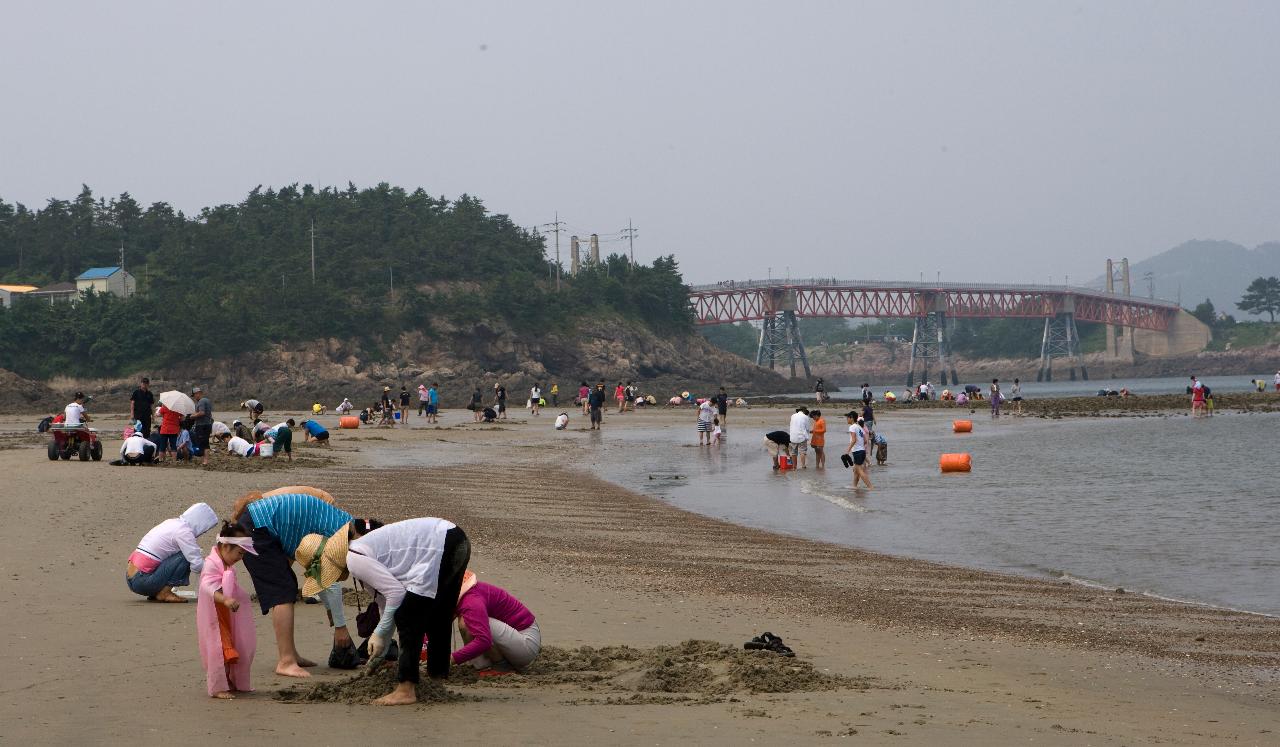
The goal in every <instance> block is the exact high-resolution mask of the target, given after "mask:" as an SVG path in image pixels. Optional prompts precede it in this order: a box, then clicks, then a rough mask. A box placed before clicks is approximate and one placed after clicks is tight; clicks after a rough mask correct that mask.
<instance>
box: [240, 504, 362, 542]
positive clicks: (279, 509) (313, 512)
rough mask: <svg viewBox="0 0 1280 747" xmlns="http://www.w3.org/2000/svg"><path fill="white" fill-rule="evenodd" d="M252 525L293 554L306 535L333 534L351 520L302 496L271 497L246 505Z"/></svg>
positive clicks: (337, 510)
mask: <svg viewBox="0 0 1280 747" xmlns="http://www.w3.org/2000/svg"><path fill="white" fill-rule="evenodd" d="M249 516H250V518H252V519H253V525H254V526H255V527H259V528H262V529H265V530H267V531H268V532H271V533H272V534H274V535H275V536H276V538H277V539H279V540H280V544H281V546H283V547H284V551H285V552H287V553H289V555H293V553H294V551H295V550H297V549H298V544H299V543H301V542H302V538H303V537H304V536H306V535H308V534H322V535H324V536H325V537H328V536H330V535H332V534H333V533H334V532H336V531H338V530H339V529H341V528H342V527H343V526H345V525H346V523H347V522H349V521H351V514H349V513H347V512H346V511H343V510H342V509H339V508H334V507H333V506H331V505H329V504H328V503H325V502H324V501H322V500H320V499H319V498H316V497H315V496H311V495H306V494H304V493H287V494H285V495H273V496H271V497H270V498H263V499H262V500H260V501H254V502H253V503H250V504H249Z"/></svg>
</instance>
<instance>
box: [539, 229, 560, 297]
mask: <svg viewBox="0 0 1280 747" xmlns="http://www.w3.org/2000/svg"><path fill="white" fill-rule="evenodd" d="M542 227H543V228H550V229H551V231H552V233H554V234H555V235H556V290H560V232H561V231H563V230H564V221H562V220H560V211H559V210H557V211H556V219H555V220H554V221H552V222H551V223H543V224H542Z"/></svg>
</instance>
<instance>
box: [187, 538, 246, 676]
mask: <svg viewBox="0 0 1280 747" xmlns="http://www.w3.org/2000/svg"><path fill="white" fill-rule="evenodd" d="M248 534H249V533H248V532H247V531H245V529H244V528H243V527H240V526H237V525H235V524H230V523H227V522H223V524H222V531H221V532H219V533H218V540H217V542H215V543H214V545H213V549H212V550H210V551H209V556H208V557H207V558H205V559H204V569H203V570H201V571H200V594H199V597H198V599H197V600H196V640H197V642H198V643H199V645H200V660H201V662H203V663H204V671H205V684H206V686H207V688H208V690H209V695H210V696H211V697H214V698H222V699H230V698H234V697H235V693H237V692H242V693H244V692H250V691H252V690H253V685H252V684H250V681H249V671H250V669H251V668H252V667H253V655H254V652H255V651H256V650H257V648H258V634H257V633H256V632H255V631H254V627H253V613H251V612H250V611H249V593H248V592H247V591H245V590H244V589H241V588H240V584H238V583H237V582H236V572H235V564H236V563H239V562H240V560H241V558H243V557H244V556H245V553H249V554H257V551H256V550H255V549H254V547H253V540H252V539H250V538H249V536H248Z"/></svg>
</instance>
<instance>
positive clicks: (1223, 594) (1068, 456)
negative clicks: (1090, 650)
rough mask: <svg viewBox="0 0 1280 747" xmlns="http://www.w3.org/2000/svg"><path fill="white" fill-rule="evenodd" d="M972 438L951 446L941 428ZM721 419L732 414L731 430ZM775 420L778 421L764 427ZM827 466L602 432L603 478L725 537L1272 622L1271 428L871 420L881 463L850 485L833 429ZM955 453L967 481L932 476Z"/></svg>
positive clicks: (686, 434) (758, 450)
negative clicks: (969, 429) (801, 540)
mask: <svg viewBox="0 0 1280 747" xmlns="http://www.w3.org/2000/svg"><path fill="white" fill-rule="evenodd" d="M961 415H963V416H965V417H971V418H972V419H973V420H974V432H973V433H969V434H953V433H952V432H951V428H950V422H951V419H952V418H955V417H959V416H961ZM731 420H732V418H731ZM786 420H787V413H785V412H781V411H780V412H779V414H778V424H777V427H778V429H782V430H785V429H786ZM829 422H830V423H831V424H830V425H829V426H828V428H829V433H828V436H827V439H828V443H829V444H831V446H830V447H829V448H830V454H831V457H830V459H829V462H828V466H827V468H826V469H825V470H822V471H820V470H817V469H814V468H813V466H812V463H813V454H812V453H810V455H809V461H810V467H809V469H806V470H794V471H785V472H776V471H774V470H772V469H771V467H770V463H769V459H768V456H767V454H766V452H765V449H764V447H763V445H762V439H763V431H762V430H761V429H760V428H758V427H757V428H742V429H739V428H736V427H731V428H730V429H729V432H728V434H727V438H726V440H725V441H724V442H723V443H721V444H720V445H719V446H714V447H710V448H708V447H698V446H694V445H692V444H693V442H694V440H695V438H696V436H695V434H694V432H693V430H692V428H690V427H679V426H667V427H661V426H653V427H640V428H634V427H628V428H626V429H615V430H613V431H612V432H611V433H610V434H609V437H610V440H615V439H617V440H619V441H621V442H622V443H621V444H619V445H620V446H622V447H623V448H616V449H614V448H611V449H608V450H606V451H605V452H604V453H603V454H601V455H600V458H599V459H597V460H596V462H595V468H596V469H597V470H598V471H599V474H600V475H601V476H602V477H605V478H606V479H609V480H611V481H614V482H617V483H620V484H622V485H624V486H626V487H629V488H632V489H635V490H638V491H640V492H643V493H645V494H648V495H652V496H655V497H658V498H661V499H662V500H664V501H668V502H670V503H671V504H673V505H675V506H678V507H681V508H685V509H688V510H691V511H695V512H698V513H702V514H706V515H710V516H714V517H718V518H721V519H725V520H728V521H731V522H735V523H738V524H742V525H746V526H752V527H758V528H762V529H767V530H770V531H775V532H781V533H786V534H793V535H797V536H801V537H808V538H812V539H817V540H824V541H828V542H834V543H838V544H842V545H847V546H850V547H858V548H865V549H869V550H875V551H879V552H884V553H890V554H894V555H902V556H909V557H913V558H922V559H926V560H932V561H938V562H942V563H948V564H954V565H961V566H969V567H974V568H982V569H989V570H995V571H1004V572H1011V573H1018V574H1023V575H1034V576H1042V577H1049V578H1058V579H1068V580H1072V581H1077V582H1081V583H1091V584H1098V585H1101V586H1104V587H1124V588H1125V589H1126V590H1128V591H1136V592H1142V593H1149V594H1154V595H1158V596H1162V597H1169V598H1173V599H1180V600H1186V601H1192V602H1199V603H1204V604H1210V605H1214V606H1221V607H1227V608H1233V609H1242V610H1249V611H1254V612H1261V613H1267V614H1280V541H1278V538H1280V480H1277V479H1276V459H1277V456H1276V455H1277V450H1276V440H1277V437H1278V435H1280V414H1230V413H1222V414H1219V415H1217V416H1215V417H1213V418H1204V419H1194V420H1193V419H1191V418H1189V417H1185V416H1180V415H1179V416H1170V417H1145V418H1137V417H1135V418H1088V419H1085V418H1080V419H1063V420H1053V419H1041V418H1032V417H1026V418H1015V417H1003V418H1001V419H1000V420H999V421H992V420H991V419H990V417H989V415H988V414H987V412H986V411H985V410H983V409H979V410H978V411H977V414H976V415H973V416H969V415H968V413H967V412H961V411H959V410H957V411H956V412H946V411H925V412H912V413H892V412H890V413H884V412H881V413H880V422H879V423H878V430H879V432H880V433H882V434H884V435H885V436H886V437H887V439H888V441H889V461H888V464H887V465H885V466H883V467H879V466H872V467H871V470H870V476H871V480H872V482H873V483H874V484H875V489H874V490H869V491H868V490H858V491H855V490H853V489H852V488H851V483H852V476H851V474H850V471H849V470H848V469H844V468H842V467H841V464H840V460H839V454H840V452H842V451H843V449H844V446H845V443H846V441H847V435H846V434H845V433H844V429H845V426H844V421H843V419H842V418H837V419H834V420H830V421H829ZM953 451H965V452H969V453H970V454H972V455H973V471H972V472H971V473H967V474H942V473H941V472H940V471H939V469H938V455H939V454H942V453H945V452H953Z"/></svg>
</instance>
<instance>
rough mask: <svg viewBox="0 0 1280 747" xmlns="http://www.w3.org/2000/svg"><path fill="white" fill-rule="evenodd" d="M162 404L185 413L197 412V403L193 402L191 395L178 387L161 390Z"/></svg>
mask: <svg viewBox="0 0 1280 747" xmlns="http://www.w3.org/2000/svg"><path fill="white" fill-rule="evenodd" d="M160 404H162V405H164V406H165V407H167V408H169V409H170V410H173V411H174V412H177V413H181V414H183V415H195V414H196V403H195V402H193V401H192V399H191V398H190V397H188V396H187V395H185V394H183V393H182V392H180V391H178V390H177V389H170V390H169V391H167V392H161V393H160Z"/></svg>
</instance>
